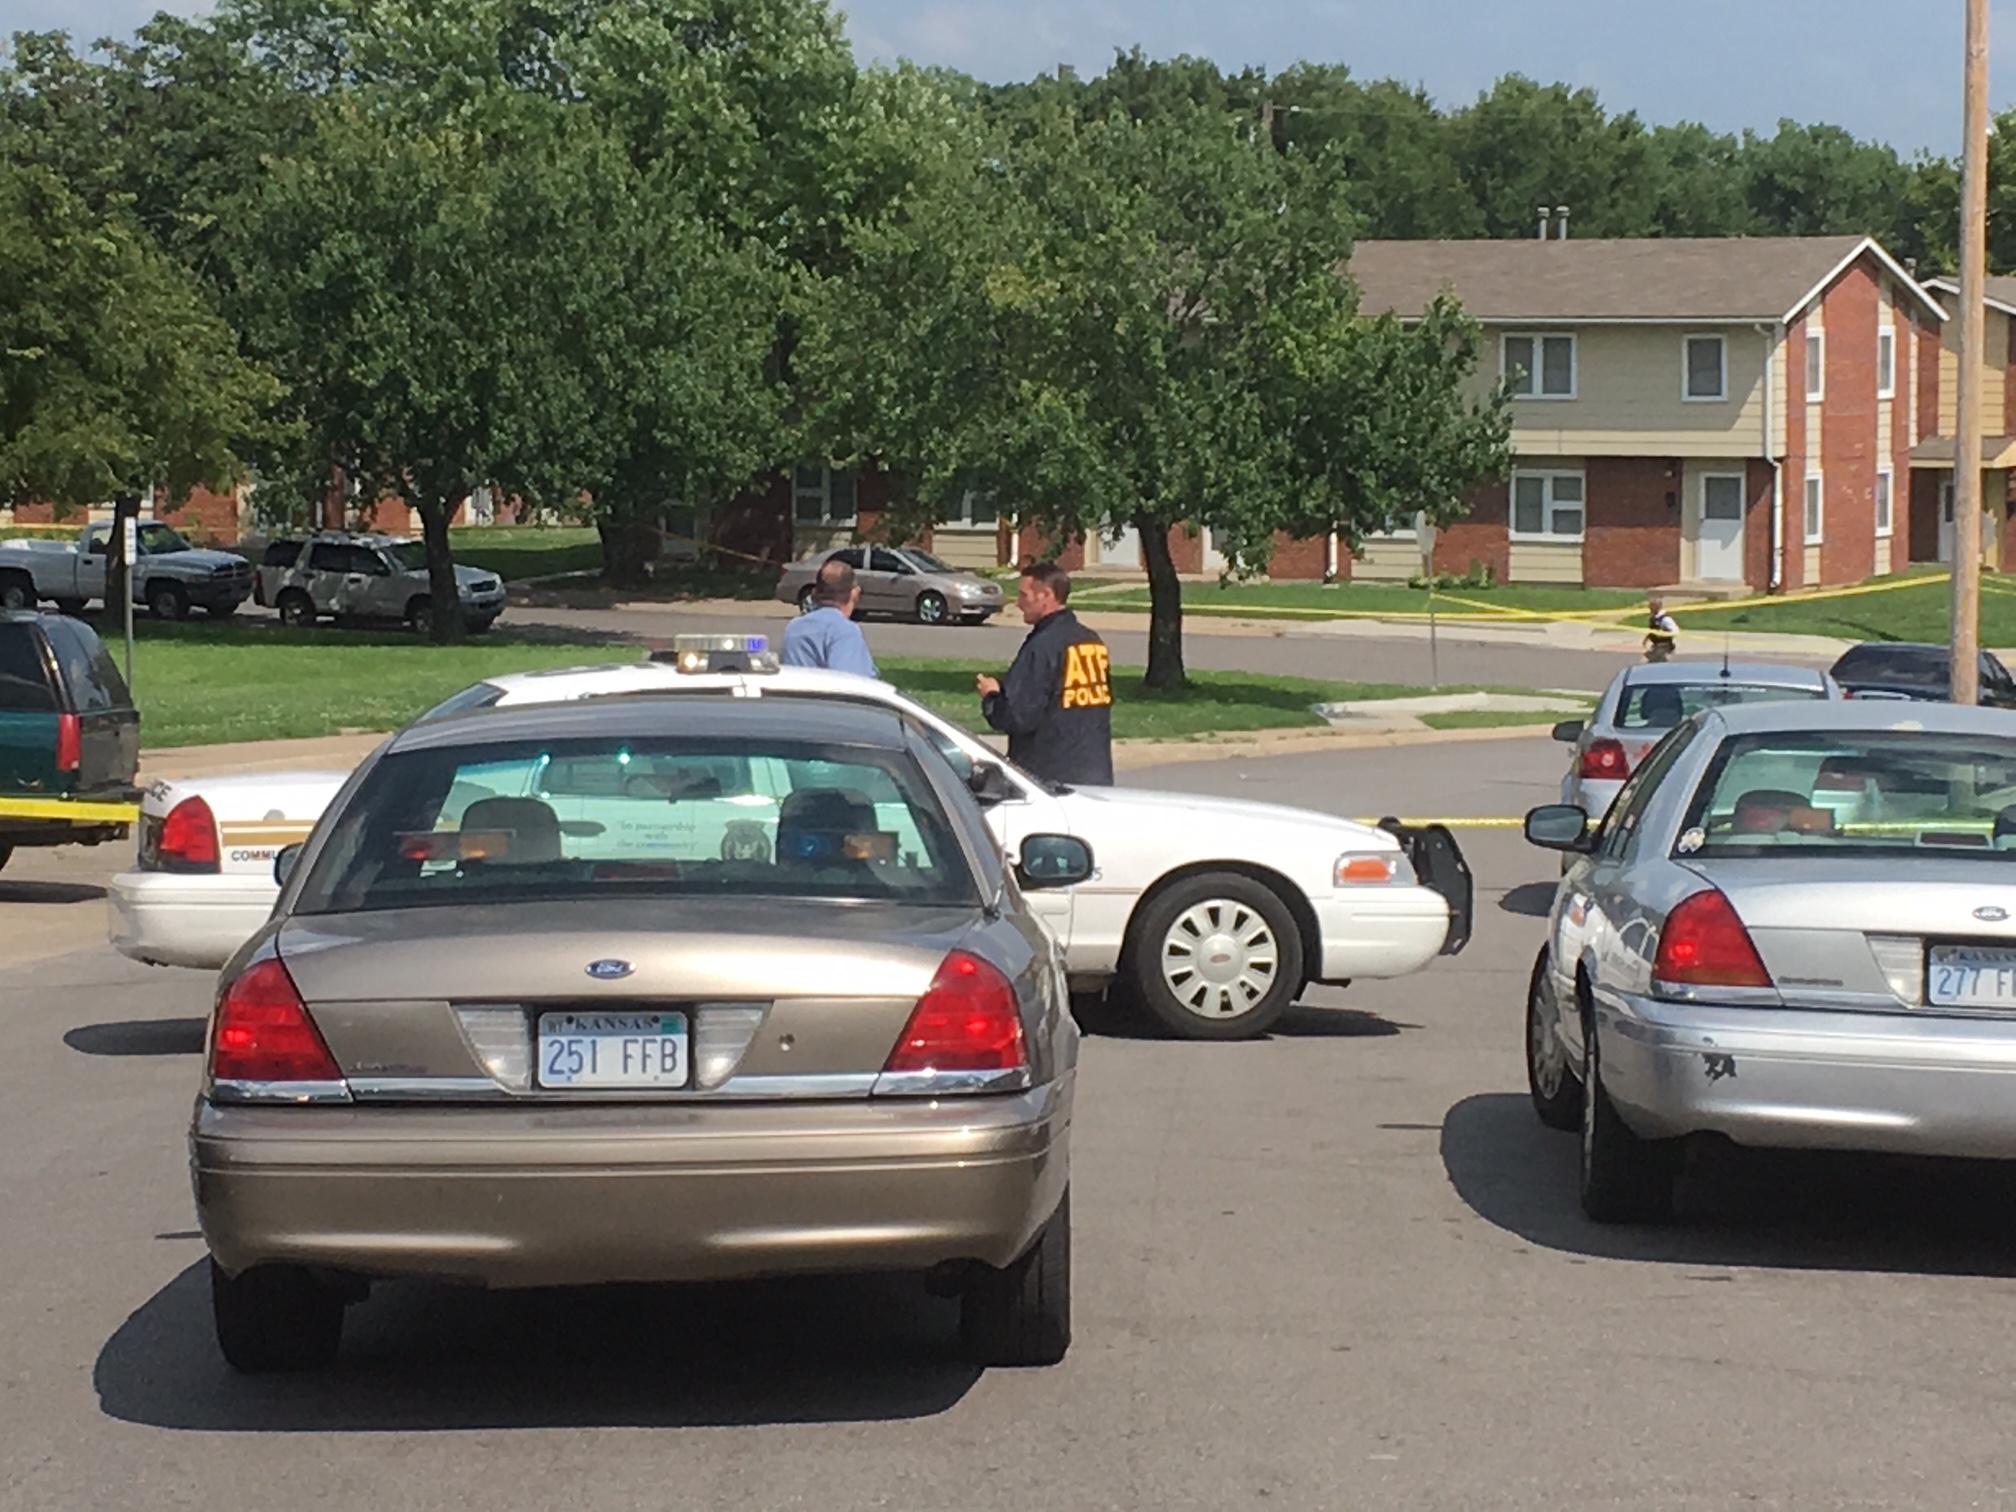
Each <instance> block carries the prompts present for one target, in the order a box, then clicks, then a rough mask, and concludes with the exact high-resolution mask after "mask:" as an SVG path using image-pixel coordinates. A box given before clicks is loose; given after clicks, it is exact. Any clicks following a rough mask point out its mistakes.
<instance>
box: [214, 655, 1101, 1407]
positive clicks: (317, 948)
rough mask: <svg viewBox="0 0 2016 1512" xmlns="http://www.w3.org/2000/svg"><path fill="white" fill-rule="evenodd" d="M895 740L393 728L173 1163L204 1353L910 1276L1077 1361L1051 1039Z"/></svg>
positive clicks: (1039, 946) (948, 826) (870, 713)
mask: <svg viewBox="0 0 2016 1512" xmlns="http://www.w3.org/2000/svg"><path fill="white" fill-rule="evenodd" d="M1091 866H1092V859H1091V856H1090V854H1089V853H1088V852H1087V851H1086V849H1085V847H1084V845H1083V843H1082V842H1081V841H1078V840H1075V839H1072V838H1069V837H1065V836H1031V837H1027V838H1025V839H1024V840H1023V841H1022V842H1021V844H1020V848H1019V855H1018V856H1017V857H1016V858H1014V860H1013V862H1012V863H1004V860H1003V858H1002V857H1001V854H1000V852H999V850H998V848H997V846H996V843H995V841H994V840H993V839H992V837H991V835H990V833H989V831H988V829H987V827H986V825H985V823H984V821H983V820H982V818H981V815H980V812H979V809H978V807H977V806H976V804H975V803H974V801H973V799H972V797H971V796H970V795H969V794H968V792H967V791H966V790H965V788H964V787H963V785H962V784H961V783H960V781H959V779H958V778H957V776H956V775H955V774H954V773H953V771H952V770H951V768H950V767H949V766H948V765H947V764H946V763H945V762H944V760H943V759H942V758H941V757H940V756H939V755H938V754H937V753H936V751H935V749H934V748H933V747H932V746H931V745H930V744H929V742H928V741H927V740H926V739H925V738H924V736H923V735H922V734H921V733H920V732H919V731H917V730H916V729H914V728H912V727H911V725H910V724H909V723H908V722H907V721H906V720H904V719H903V718H902V717H901V716H900V714H897V713H894V712H890V711H884V710H877V709H869V708H864V707H861V706H859V705H848V704H840V703H835V704H820V703H815V702H810V701H807V700H796V699H794V700H792V701H791V704H790V707H788V708H784V707H782V706H779V705H776V704H774V703H771V702H768V701H765V702H761V703H758V702H755V701H747V702H745V701H741V700H729V699H720V698H695V697H680V696H663V695H659V696H641V697H636V698H624V699H609V700H596V701H593V702H592V703H585V704H572V705H567V706H561V707H543V708H531V709H526V710H520V711H510V710H505V711H483V712H477V713H471V714H467V715H462V716H457V717H454V718H449V719H445V720H439V721H435V722H432V723H429V724H426V725H423V726H418V727H415V728H412V729H409V730H407V731H405V732H403V733H401V734H399V735H397V736H395V737H393V738H392V739H391V740H390V741H388V742H387V743H386V744H385V745H384V746H383V747H381V748H380V750H379V751H378V752H377V753H376V754H375V755H374V756H373V757H372V758H371V759H370V760H369V761H367V762H366V763H365V764H364V766H362V767H361V768H359V770H358V772H357V773H356V775H355V776H354V777H353V778H352V780H351V781H350V783H349V785H348V786H347V787H346V788H345V790H344V791H343V793H342V794H341V795H339V797H338V798H337V800H336V802H335V803H334V804H333V805H332V806H331V808H330V809H329V811H328V812H327V813H326V814H325V815H324V816H323V818H322V821H321V822H320V824H319V825H318V826H317V828H316V830H315V833H314V835H313V836H312V837H311V838H310V839H309V840H308V842H307V843H306V845H305V847H302V848H295V849H290V851H288V852H286V853H283V854H282V857H281V860H280V863H279V867H280V869H281V870H282V871H283V872H284V873H285V885H284V886H283V887H282V890H281V893H280V897H279V900H278V902H277V903H276V905H275V909H274V913H273V917H272V919H271V921H270V922H269V923H268V924H267V926H266V928H265V929H264V930H262V931H261V932H260V933H259V934H258V935H257V936H255V937H254V938H253V939H252V940H251V941H250V942H248V943H247V945H246V946H245V948H244V949H242V950H241V951H240V952H239V953H238V954H237V956H235V957H234V958H233V960H232V962H231V963H230V964H229V965H228V966H227V967H226V968H225V970H224V973H223V977H222V979H221V981H222V985H221V988H220V992H219V995H218V999H217V1006H216V1010H215V1012H214V1014H213V1016H212V1020H211V1024H210V1030H209V1036H208V1046H207V1065H206V1076H205V1081H204V1086H203V1091H202V1095H201V1097H200V1098H199V1100H198V1102H197V1105H196V1112H195V1119H194V1126H193V1128H192V1131H191V1137H190V1148H191V1159H192V1165H193V1172H194V1181H195V1188H196V1204H197V1210H198V1213H199V1216H200V1219H201V1223H202V1228H203V1234H204V1237H205V1239H206V1240H207V1242H208V1245H209V1249H210V1255H211V1293H212V1298H213V1301H214V1309H215V1316H216V1326H217V1337H218V1342H219V1344H220V1346H221V1347H222V1349H223V1352H224V1355H225V1358H226V1359H227V1360H228V1361H229V1362H230V1363H231V1364H232V1365H233V1366H235V1367H237V1368H239V1369H241V1370H250V1371H265V1370H286V1369H301V1368H309V1367H313V1366H317V1365H321V1364H324V1363H326V1362H328V1361H330V1360H331V1359H333V1358H334V1356H335V1355H336V1352H337V1349H338V1346H339V1342H340V1337H341V1332H342V1324H343V1312H344V1307H345V1305H346V1303H347V1302H349V1301H352V1300H355V1299H357V1298H360V1297H361V1296H363V1295H364V1294H365V1292H366V1291H367V1290H368V1288H369V1286H370V1284H371V1283H372V1282H374V1281H377V1280H380V1279H387V1278H397V1277H430V1278H434V1279H437V1280H446V1281H454V1282H466V1283H469V1284H473V1285H479V1286H491V1287H525V1286H554V1285H591V1284H596V1283H603V1282H678V1281H699V1280H716V1279H728V1278H742V1277H759V1276H776V1275H786V1274H808V1273H821V1272H827V1273H831V1272H849V1271H863V1270H902V1271H915V1272H921V1273H924V1274H926V1275H927V1276H928V1278H929V1279H930V1280H931V1281H932V1283H933V1284H934V1286H935V1287H936V1288H937V1289H940V1290H945V1291H952V1292H956V1293H957V1294H958V1295H959V1296H960V1298H961V1339H962V1344H963V1346H964V1349H965V1351H966V1352H967V1353H968V1354H969V1356H970V1357H971V1358H973V1359H974V1360H975V1361H977V1362H979V1363H983V1364H1049V1363H1053V1362H1055V1361H1057V1360H1058V1359H1060V1358H1061V1357H1062V1356H1063V1354H1064V1351H1065V1349H1066V1348H1067V1346H1068V1345H1069V1342H1070V1337H1071V1313H1070V1297H1071V1291H1070V1285H1071V1276H1070V1258H1071V1238H1070V1233H1071V1231H1070V1184H1069V1183H1070V1159H1069V1134H1070V1125H1071V1107H1072V1087H1073V1079H1074V1071H1075V1066H1076V1062H1077V1048H1078V1047H1077V1034H1076V1030H1075V1029H1074V1027H1073V1025H1072V1021H1071V1017H1070V1014H1069V1012H1068V1004H1067V999H1066V993H1065V980H1064V975H1063V969H1062V965H1061V962H1060V959H1059V955H1058V950H1057V946H1056V944H1055V942H1054V940H1053V939H1052V938H1051V936H1050V935H1049V933H1048V932H1047V930H1046V929H1045V927H1044V926H1043V925H1042V924H1041V923H1040V922H1039V921H1038V920H1037V919H1036V918H1035V917H1034V916H1033V915H1032V914H1031V913H1030V911H1029V909H1028V908H1027V906H1026V904H1025V903H1024V900H1023V896H1022V894H1023V892H1024V890H1026V889H1031V888H1036V887H1046V886H1068V885H1070V884H1072V883H1075V882H1078V881H1082V880H1084V878H1085V877H1086V876H1088V875H1089V874H1090V871H1091Z"/></svg>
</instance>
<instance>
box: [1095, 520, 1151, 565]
mask: <svg viewBox="0 0 2016 1512" xmlns="http://www.w3.org/2000/svg"><path fill="white" fill-rule="evenodd" d="M1099 565H1100V566H1102V567H1122V568H1125V569H1126V570H1127V571H1129V572H1138V571H1140V569H1141V532H1140V531H1138V530H1136V529H1135V528H1134V527H1133V526H1132V525H1121V526H1119V527H1117V528H1116V529H1114V530H1111V531H1102V532H1101V533H1100V536H1099Z"/></svg>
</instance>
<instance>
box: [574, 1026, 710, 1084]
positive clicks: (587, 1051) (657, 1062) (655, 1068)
mask: <svg viewBox="0 0 2016 1512" xmlns="http://www.w3.org/2000/svg"><path fill="white" fill-rule="evenodd" d="M686 1044H687V1033H686V1015H685V1014H683V1013H542V1014H540V1015H539V1085H540V1086H542V1087H683V1086H685V1085H686V1060H687V1056H686Z"/></svg>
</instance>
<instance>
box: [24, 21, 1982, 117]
mask: <svg viewBox="0 0 2016 1512" xmlns="http://www.w3.org/2000/svg"><path fill="white" fill-rule="evenodd" d="M168 8H169V9H173V10H178V11H184V12H193V11H195V10H198V9H200V8H201V7H200V5H199V4H196V3H182V4H171V5H170V6H169V7H168ZM155 9H156V6H155V5H154V4H150V3H146V0H138V3H136V0H67V3H65V0H9V3H8V4H7V6H6V8H5V20H4V22H0V25H4V26H5V27H6V28H7V29H8V30H15V29H22V30H32V29H42V28H48V29H56V28H65V29H68V30H70V31H71V32H72V33H74V34H76V35H78V36H80V37H87V38H88V37H92V36H97V35H103V34H107V33H109V34H113V35H122V34H124V33H127V32H130V31H131V30H132V28H133V27H134V26H135V25H137V24H138V23H139V22H140V21H141V20H142V19H144V18H145V17H146V16H148V15H150V14H151V13H152V12H153V11H154V10H155ZM844 9H846V11H847V13H848V34H849V36H850V37H851V38H852V39H853V41H854V46H855V50H856V52H857V54H858V55H859V56H861V57H862V58H863V59H864V60H865V59H871V58H872V59H883V60H893V59H895V58H898V57H907V58H914V59H916V60H917V61H919V62H923V63H942V64H947V65H949V66H951V67H954V68H960V69H963V70H965V71H966V72H968V73H972V74H976V75H978V76H980V77H981V78H985V79H990V80H996V81H999V80H1007V79H1020V78H1027V77H1029V76H1030V75H1032V74H1034V73H1038V72H1041V71H1043V70H1045V69H1049V68H1054V67H1055V66H1056V65H1057V64H1059V63H1070V64H1073V65H1075V66H1076V67H1078V68H1079V69H1080V70H1081V71H1091V72H1098V71H1100V70H1102V69H1103V68H1104V67H1105V66H1106V63H1107V61H1108V60H1109V59H1110V58H1111V57H1112V54H1113V51H1114V49H1116V48H1123V47H1130V46H1135V45H1139V46H1140V47H1142V48H1143V49H1144V50H1146V51H1147V52H1148V53H1150V54H1151V55H1153V56H1157V57H1166V56H1169V55H1172V54H1175V53H1179V52H1188V53H1194V54H1200V55H1203V56H1206V57H1210V58H1215V59H1216V60H1217V61H1218V62H1219V63H1220V64H1222V65H1224V66H1226V67H1239V66H1242V65H1245V64H1249V63H1257V64H1262V65H1264V66H1266V67H1267V68H1269V69H1278V68H1282V67H1285V66H1287V65H1288V64H1290V63H1292V62H1294V61H1296V60H1297V59H1301V58H1307V59H1311V60H1314V61H1320V62H1328V63H1337V62H1341V63H1345V64H1347V65H1349V67H1350V68H1351V70H1352V72H1353V73H1354V74H1356V75H1358V76H1360V77H1363V78H1378V77H1383V76H1393V77H1397V78H1401V79H1405V80H1408V81H1409V82H1411V83H1418V84H1422V85H1424V86H1426V88H1427V89H1428V91H1429V93H1430V94H1432V95H1433V96H1435V98H1436V99H1437V100H1438V101H1441V102H1442V103H1444V104H1448V103H1452V102H1454V103H1460V102H1462V101H1464V100H1468V99H1470V98H1471V97H1472V96H1474V95H1475V94H1476V93H1477V92H1478V91H1479V90H1482V89H1484V88H1486V87H1488V86H1489V84H1490V82H1491V81H1492V80H1493V79H1494V78H1496V77H1497V76H1498V75H1500V74H1503V73H1509V72H1514V71H1516V72H1521V73H1525V74H1529V75H1531V76H1533V77H1535V78H1538V79H1542V80H1547V81H1553V80H1557V79H1560V80H1566V81H1567V82H1569V83H1572V84H1576V85H1589V86H1591V87H1593V88H1594V89H1596V91H1597V92H1598V93H1599V94H1600V95H1601V96H1602V98H1603V101H1604V103H1605V104H1606V105H1607V106H1608V107H1609V108H1610V109H1612V110H1617V111H1621V110H1636V111H1637V112H1638V113H1639V115H1640V116H1641V117H1643V118H1644V119H1646V120H1647V121H1675V120H1683V119H1686V120H1700V121H1705V122H1707V123H1708V124H1709V125H1710V126H1713V127H1715V128H1717V129H1719V130H1725V131H1734V130H1738V129H1740V128H1742V127H1745V126H1751V127H1757V128H1759V129H1762V130H1767V131H1768V130H1770V129H1771V127H1772V126H1773V125H1775V123H1776V122H1777V121H1778V120H1779V118H1780V117H1787V116H1789V117H1791V118H1792V119H1794V120H1799V121H1830V122H1833V123H1835V124H1837V125H1841V126H1846V127H1847V128H1848V129H1850V130H1851V131H1853V132H1855V133H1856V134H1857V135H1858V136H1864V137H1876V138H1878V139H1880V140H1883V141H1887V142H1889V143H1891V144H1892V145H1893V146H1895V147H1897V148H1898V149H1899V150H1900V151H1903V152H1905V153H1907V154H1908V153H1910V152H1912V151H1914V150H1916V149H1918V148H1931V149H1933V150H1935V151H1939V152H1950V151H1952V150H1953V149H1954V148H1955V147H1956V146H1957V144H1958V142H1959V139H1960V100H1959V93H1960V67H1961V20H1962V15H1963V8H1962V0H1902V3H1899V0H1518V3H1511V0H1236V3H1234V0H853V3H851V4H848V5H846V6H845V7H844ZM1990 32H1991V35H1993V36H1995V37H1996V38H1998V39H2000V40H1999V44H1998V45H1997V46H1996V47H1995V48H1994V49H1993V51H1992V53H1991V57H1990V65H1991V71H1992V73H1991V77H1993V78H1994V79H1997V80H1999V81H2000V82H1999V83H1994V84H1991V91H1992V100H1993V104H1994V106H1995V108H1996V109H1998V110H1999V109H2002V108H2004V107H2006V106H2008V105H2010V104H2012V103H2016V0H1996V3H1994V5H1993V17H1992V20H1991V22H1990Z"/></svg>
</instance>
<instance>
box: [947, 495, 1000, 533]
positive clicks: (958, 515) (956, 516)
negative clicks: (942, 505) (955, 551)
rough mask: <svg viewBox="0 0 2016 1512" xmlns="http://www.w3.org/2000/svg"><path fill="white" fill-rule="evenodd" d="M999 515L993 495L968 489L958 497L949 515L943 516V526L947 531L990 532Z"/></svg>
mask: <svg viewBox="0 0 2016 1512" xmlns="http://www.w3.org/2000/svg"><path fill="white" fill-rule="evenodd" d="M1000 515H1001V511H1000V509H999V507H998V506H997V505H996V504H995V502H994V495H992V494H991V493H975V492H973V491H972V490H971V489H968V490H967V491H966V492H965V493H964V494H962V495H960V498H959V502H958V504H957V505H956V506H954V508H953V509H952V511H951V513H949V514H947V515H946V516H945V520H944V525H945V528H946V529H948V530H992V529H993V528H994V522H995V521H996V520H998V519H999V518H1000Z"/></svg>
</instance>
